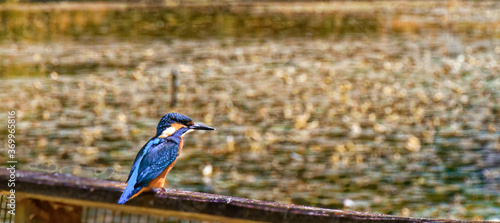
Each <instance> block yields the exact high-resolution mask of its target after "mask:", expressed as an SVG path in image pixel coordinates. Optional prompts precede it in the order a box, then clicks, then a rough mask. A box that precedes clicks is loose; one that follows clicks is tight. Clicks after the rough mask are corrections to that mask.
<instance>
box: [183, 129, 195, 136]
mask: <svg viewBox="0 0 500 223" xmlns="http://www.w3.org/2000/svg"><path fill="white" fill-rule="evenodd" d="M192 131H194V130H192V129H190V130H187V131H186V132H185V133H183V134H182V135H181V137H184V135H186V134H188V133H190V132H192Z"/></svg>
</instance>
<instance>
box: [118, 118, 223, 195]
mask: <svg viewBox="0 0 500 223" xmlns="http://www.w3.org/2000/svg"><path fill="white" fill-rule="evenodd" d="M194 130H215V129H214V128H212V127H209V126H205V125H202V124H198V123H194V122H193V121H191V119H190V118H189V117H187V116H185V115H182V114H179V113H168V114H166V115H164V116H163V117H162V118H161V120H160V122H159V123H158V127H157V128H156V135H155V136H154V137H153V138H151V139H150V140H149V141H148V142H147V143H146V145H144V146H143V147H142V148H141V150H139V153H137V156H136V157H135V160H134V164H133V165H132V169H131V170H130V173H129V175H128V179H127V187H126V188H125V190H124V191H123V194H122V196H121V197H120V199H119V200H118V204H124V203H125V202H127V201H128V200H130V199H132V198H134V197H136V196H137V195H139V194H141V193H142V192H144V191H149V190H153V191H156V190H158V189H159V190H165V189H164V186H165V177H166V176H167V174H168V172H170V170H171V169H172V167H173V166H174V164H175V162H176V161H177V158H178V157H179V154H180V153H181V150H182V144H183V138H184V135H186V133H189V132H192V131H194Z"/></svg>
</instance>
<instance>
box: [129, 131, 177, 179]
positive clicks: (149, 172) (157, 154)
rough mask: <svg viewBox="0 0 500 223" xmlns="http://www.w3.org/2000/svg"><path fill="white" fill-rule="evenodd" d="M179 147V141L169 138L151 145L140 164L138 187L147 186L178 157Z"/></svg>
mask: <svg viewBox="0 0 500 223" xmlns="http://www.w3.org/2000/svg"><path fill="white" fill-rule="evenodd" d="M178 149H179V142H177V141H175V140H167V141H166V142H164V143H160V144H158V145H156V146H153V147H151V148H150V149H149V150H148V151H147V152H146V154H145V155H144V157H143V158H142V160H141V163H140V164H139V167H138V168H139V171H138V176H137V182H136V187H137V186H142V187H145V186H147V185H148V183H149V182H150V181H151V180H153V179H155V178H156V177H158V176H159V175H160V174H161V172H163V170H165V168H167V167H168V166H170V165H171V164H172V163H173V162H174V161H175V159H177V151H178Z"/></svg>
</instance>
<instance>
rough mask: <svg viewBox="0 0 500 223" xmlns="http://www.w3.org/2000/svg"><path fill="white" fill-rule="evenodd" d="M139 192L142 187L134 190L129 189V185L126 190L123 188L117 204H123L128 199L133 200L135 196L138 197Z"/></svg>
mask: <svg viewBox="0 0 500 223" xmlns="http://www.w3.org/2000/svg"><path fill="white" fill-rule="evenodd" d="M141 190H142V187H138V188H135V187H129V185H127V188H125V190H124V191H123V194H122V196H121V197H120V199H119V200H118V204H124V203H125V202H127V201H128V200H130V199H132V198H134V197H135V196H137V195H139V192H141Z"/></svg>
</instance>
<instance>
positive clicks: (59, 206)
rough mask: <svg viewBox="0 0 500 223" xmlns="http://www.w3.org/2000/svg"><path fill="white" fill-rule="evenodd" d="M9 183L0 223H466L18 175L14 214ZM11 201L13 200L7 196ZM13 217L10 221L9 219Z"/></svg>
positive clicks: (0, 172) (0, 174) (2, 172)
mask: <svg viewBox="0 0 500 223" xmlns="http://www.w3.org/2000/svg"><path fill="white" fill-rule="evenodd" d="M9 179H12V178H11V176H10V172H9V171H8V170H7V169H0V191H1V193H2V198H1V201H2V203H1V206H0V207H1V210H0V221H3V222H13V221H14V220H15V222H16V223H20V222H147V223H149V222H236V223H238V222H241V223H243V222H464V221H452V220H433V219H418V218H405V217H396V216H390V215H379V214H369V213H361V212H351V211H340V210H331V209H323V208H315V207H307V206H299V205H288V204H280V203H274V202H263V201H257V200H250V199H244V198H237V197H230V196H221V195H214V194H207V193H198V192H190V191H183V190H175V189H167V190H166V191H165V192H161V193H158V194H155V193H152V192H151V193H143V194H141V195H140V196H138V197H136V198H134V199H133V200H131V201H129V202H127V204H126V205H118V204H116V201H117V200H118V198H119V197H120V195H121V192H122V190H123V188H124V187H125V184H124V183H122V182H116V181H106V180H94V179H88V178H81V177H75V176H72V175H65V174H57V173H53V174H51V173H40V172H30V171H19V170H17V171H16V175H15V193H13V194H14V196H15V216H11V215H9V214H8V213H7V211H9V210H11V209H10V208H7V207H6V204H7V203H9V202H10V201H9V200H7V199H6V198H7V197H8V196H11V194H12V193H11V191H10V190H11V189H13V188H11V187H9V186H8V183H9ZM11 198H12V196H11ZM11 219H12V221H11Z"/></svg>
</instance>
